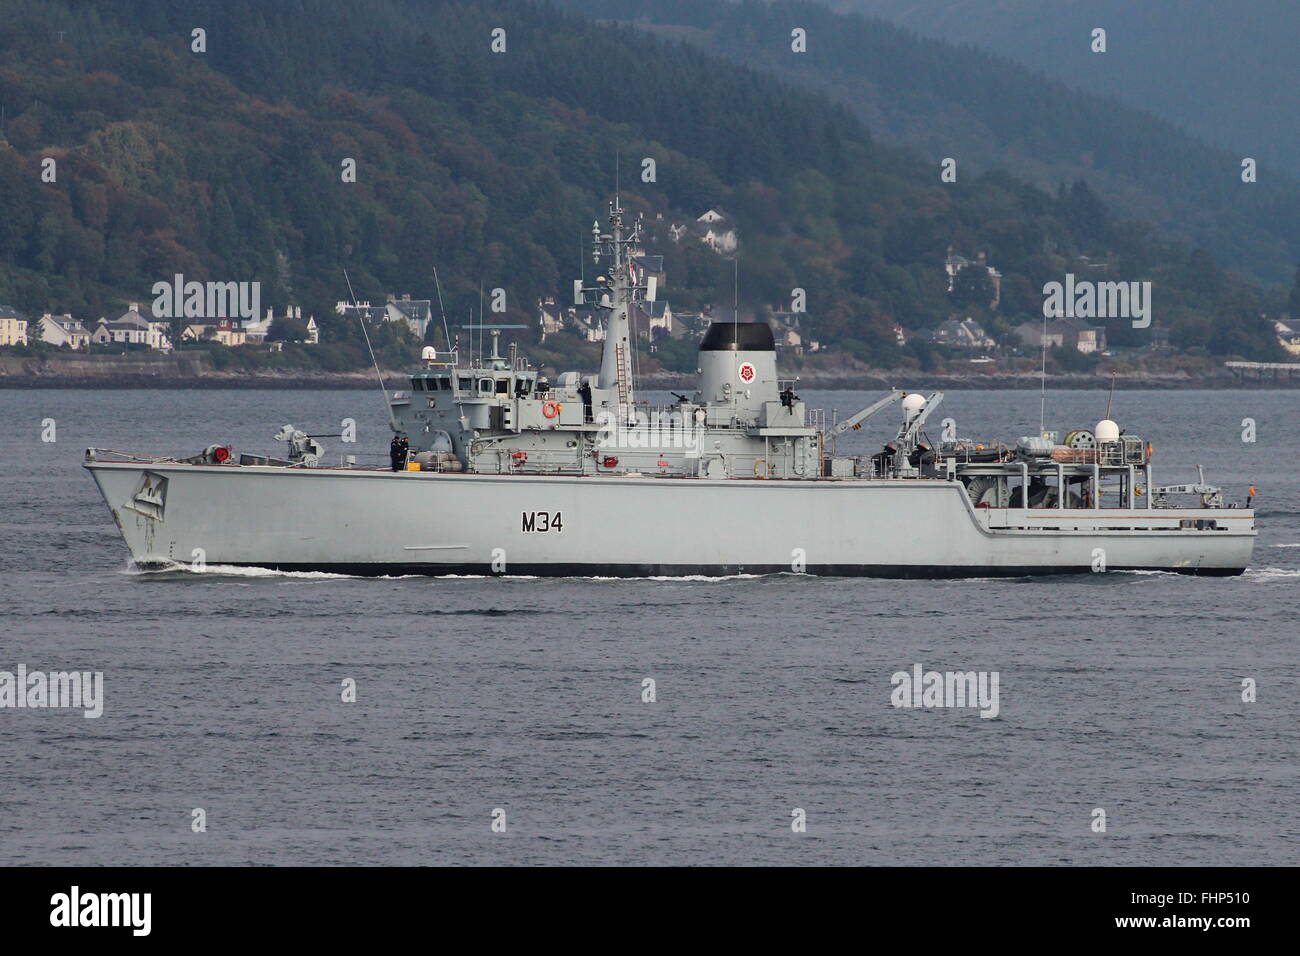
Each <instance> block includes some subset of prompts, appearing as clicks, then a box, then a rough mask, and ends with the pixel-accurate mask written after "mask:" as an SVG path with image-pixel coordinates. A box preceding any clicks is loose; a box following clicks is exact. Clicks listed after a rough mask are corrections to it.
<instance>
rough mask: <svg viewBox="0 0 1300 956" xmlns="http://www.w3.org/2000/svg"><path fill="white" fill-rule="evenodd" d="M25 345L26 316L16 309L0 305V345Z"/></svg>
mask: <svg viewBox="0 0 1300 956" xmlns="http://www.w3.org/2000/svg"><path fill="white" fill-rule="evenodd" d="M26 344H27V316H25V315H23V314H22V313H21V312H19V311H18V310H17V309H15V308H12V307H11V306H7V305H0V345H26Z"/></svg>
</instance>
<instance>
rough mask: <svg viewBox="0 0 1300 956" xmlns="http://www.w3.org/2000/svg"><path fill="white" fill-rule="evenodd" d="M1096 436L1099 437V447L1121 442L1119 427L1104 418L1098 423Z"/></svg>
mask: <svg viewBox="0 0 1300 956" xmlns="http://www.w3.org/2000/svg"><path fill="white" fill-rule="evenodd" d="M1095 434H1096V436H1097V444H1098V445H1104V444H1109V443H1111V442H1117V441H1119V426H1118V425H1116V424H1115V423H1114V422H1112V421H1111V420H1110V419H1109V418H1103V419H1102V420H1101V421H1099V422H1098V423H1097V430H1096V432H1095Z"/></svg>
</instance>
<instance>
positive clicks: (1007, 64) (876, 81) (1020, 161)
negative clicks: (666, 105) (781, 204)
mask: <svg viewBox="0 0 1300 956" xmlns="http://www.w3.org/2000/svg"><path fill="white" fill-rule="evenodd" d="M559 2H560V4H561V5H562V6H564V7H565V8H567V9H571V10H574V11H577V12H581V13H584V14H587V15H590V16H594V17H605V18H609V19H613V20H626V21H634V22H637V23H640V24H642V25H643V26H644V27H646V28H649V29H655V30H656V31H657V32H660V33H663V34H665V35H667V36H672V37H679V38H681V39H684V40H687V41H689V42H691V43H694V44H696V45H698V46H699V47H700V48H701V49H704V50H707V51H710V52H713V53H717V54H720V55H724V56H727V57H729V58H731V59H732V60H734V61H736V62H740V63H759V62H761V63H763V64H764V65H765V67H766V68H768V69H771V70H773V71H775V72H776V73H777V74H778V75H782V76H785V77H787V78H789V79H792V80H796V81H798V82H799V83H802V84H805V85H807V86H811V87H814V88H818V89H822V90H825V91H826V92H827V93H828V94H829V95H831V96H832V97H834V98H836V99H837V100H839V101H841V102H843V103H845V104H846V105H848V106H849V107H850V108H852V109H853V110H854V111H855V112H856V113H857V115H858V116H859V117H860V118H861V119H862V120H863V121H864V122H865V123H866V124H867V126H868V127H869V128H870V129H871V130H872V132H873V133H875V134H876V135H877V136H878V137H879V138H881V139H883V140H885V141H888V142H895V143H900V144H904V145H907V146H909V147H911V148H913V149H915V150H917V151H918V152H919V153H920V154H921V155H922V156H923V157H924V158H925V159H927V160H929V161H931V162H933V163H938V162H939V161H940V160H941V159H943V158H944V157H949V156H951V157H954V158H956V159H958V161H959V164H961V166H962V167H963V168H965V169H968V170H971V171H974V172H981V171H985V170H988V169H991V168H1000V169H1004V170H1006V171H1008V172H1011V173H1013V174H1014V175H1016V176H1017V177H1019V178H1021V179H1025V180H1028V181H1030V182H1032V183H1035V184H1036V185H1039V186H1041V187H1042V188H1045V189H1054V188H1055V187H1056V184H1057V183H1058V182H1061V181H1065V182H1071V181H1073V180H1074V179H1077V178H1079V177H1085V178H1087V180H1088V182H1089V184H1090V185H1091V186H1092V187H1093V189H1094V190H1095V191H1096V192H1097V193H1098V194H1099V195H1102V196H1103V197H1104V198H1105V199H1106V201H1107V202H1108V203H1110V204H1112V205H1113V206H1115V207H1116V208H1122V209H1124V210H1126V212H1127V214H1128V215H1131V216H1136V217H1140V218H1142V219H1145V220H1147V221H1150V222H1152V223H1153V224H1155V225H1156V227H1157V228H1159V229H1160V230H1161V232H1162V233H1163V234H1165V235H1168V236H1171V237H1175V238H1179V239H1181V240H1183V241H1185V242H1187V243H1189V244H1191V245H1202V246H1205V247H1206V248H1207V249H1209V250H1210V251H1211V252H1212V253H1213V254H1214V255H1215V257H1216V258H1217V259H1218V260H1219V261H1220V262H1221V263H1222V264H1223V265H1224V266H1227V267H1230V268H1233V269H1236V270H1239V271H1241V272H1243V273H1245V274H1248V275H1252V276H1255V277H1258V278H1261V279H1263V280H1265V281H1271V282H1284V281H1289V279H1290V276H1291V274H1292V271H1293V270H1294V268H1295V263H1296V262H1297V261H1300V185H1298V184H1297V180H1296V179H1295V168H1294V165H1293V164H1291V163H1289V162H1284V161H1280V160H1279V159H1278V158H1277V155H1278V153H1277V152H1276V151H1273V152H1270V153H1268V154H1267V155H1265V156H1261V155H1260V153H1259V152H1258V151H1257V150H1258V148H1259V147H1261V146H1262V145H1263V144H1262V143H1261V142H1260V140H1259V139H1257V138H1252V137H1247V136H1239V137H1237V138H1236V141H1235V142H1236V150H1237V151H1228V150H1227V149H1224V148H1222V144H1223V143H1224V140H1223V138H1222V137H1220V138H1219V139H1217V140H1215V142H1216V143H1217V144H1220V145H1219V146H1218V147H1216V148H1212V147H1211V146H1207V145H1205V143H1204V142H1202V141H1200V140H1198V139H1196V138H1194V137H1192V136H1189V135H1188V134H1187V133H1185V132H1183V131H1182V130H1180V129H1178V128H1176V127H1175V126H1174V125H1172V124H1171V123H1169V122H1166V121H1162V120H1159V119H1157V118H1155V117H1154V116H1152V115H1150V114H1148V113H1144V112H1141V111H1139V110H1137V109H1133V108H1131V107H1128V106H1124V105H1121V104H1120V103H1119V102H1116V101H1115V100H1112V99H1109V98H1105V97H1102V96H1097V95H1089V94H1086V93H1081V92H1079V91H1078V90H1077V89H1071V88H1069V87H1067V86H1066V85H1065V84H1063V83H1061V82H1059V81H1057V80H1049V79H1047V78H1045V77H1044V76H1042V75H1040V74H1037V73H1035V72H1033V71H1031V70H1030V69H1027V68H1026V67H1024V66H1021V65H1018V64H1016V63H1012V62H1011V61H1009V60H1007V59H1004V58H1003V57H1002V56H999V55H996V54H994V53H989V52H985V51H982V50H977V49H975V48H973V47H971V46H965V45H954V44H963V43H964V42H965V41H967V40H970V41H974V40H976V39H977V38H980V37H982V36H984V35H985V34H986V33H987V32H988V31H989V30H990V29H992V26H991V24H994V23H996V22H998V19H999V15H1000V14H1001V15H1004V19H1005V15H1006V14H1007V13H1008V6H1010V10H1011V11H1012V12H1020V13H1024V14H1025V16H1023V17H1019V18H1018V19H1017V23H1018V24H1019V25H1020V27H1019V29H1020V30H1021V33H1022V34H1023V36H1024V40H1025V42H1024V44H1023V46H1022V47H1020V48H1018V49H1017V52H1018V53H1019V54H1020V55H1021V58H1022V59H1025V58H1028V59H1030V60H1031V61H1032V62H1034V63H1036V64H1042V61H1043V60H1044V59H1046V58H1047V57H1048V56H1053V55H1054V56H1056V57H1057V58H1058V59H1062V60H1068V62H1069V63H1070V64H1073V66H1072V68H1071V71H1070V76H1072V77H1081V74H1082V71H1083V70H1084V68H1085V66H1086V67H1088V68H1089V69H1090V70H1091V74H1090V75H1092V76H1094V78H1096V79H1097V80H1098V82H1100V78H1102V77H1105V78H1107V83H1106V84H1105V85H1104V86H1103V87H1102V88H1104V89H1107V90H1114V89H1116V87H1117V86H1118V85H1122V84H1124V83H1128V84H1142V83H1145V84H1146V85H1147V86H1150V87H1168V88H1173V87H1179V88H1180V89H1179V92H1177V93H1176V94H1175V93H1173V92H1171V93H1170V94H1169V95H1170V96H1175V95H1176V96H1178V97H1180V99H1181V100H1182V101H1188V102H1187V103H1186V108H1185V110H1184V112H1183V113H1181V114H1179V115H1183V116H1185V115H1187V112H1188V111H1191V110H1194V109H1195V107H1196V106H1197V105H1198V104H1199V100H1197V99H1196V98H1194V97H1189V96H1188V94H1187V89H1186V84H1185V83H1178V82H1172V81H1171V79H1170V78H1171V76H1180V77H1185V76H1188V75H1191V74H1195V75H1197V76H1198V77H1199V78H1200V81H1201V82H1202V83H1205V82H1208V83H1210V84H1213V83H1214V82H1215V80H1216V78H1217V77H1218V76H1219V75H1220V74H1221V72H1222V71H1221V70H1217V69H1208V68H1207V67H1206V63H1207V62H1209V61H1208V60H1207V59H1205V58H1202V57H1193V56H1190V55H1188V54H1187V53H1186V51H1184V50H1182V48H1181V47H1179V46H1178V45H1177V44H1172V45H1171V43H1170V41H1169V40H1168V38H1165V39H1164V40H1163V41H1162V42H1161V43H1160V44H1159V45H1158V46H1156V47H1155V49H1156V50H1160V51H1163V52H1162V53H1161V56H1162V61H1161V64H1152V63H1149V62H1146V61H1144V60H1143V57H1142V51H1140V50H1134V49H1133V45H1134V44H1135V43H1138V42H1139V41H1138V40H1137V39H1136V38H1134V37H1133V36H1131V35H1128V34H1126V33H1125V31H1124V30H1123V29H1122V28H1121V25H1120V20H1121V19H1122V20H1123V21H1124V22H1128V21H1131V20H1134V19H1137V18H1138V14H1137V12H1136V8H1138V7H1142V8H1145V7H1146V6H1147V5H1146V4H1127V3H1126V6H1128V7H1129V8H1131V9H1132V11H1133V12H1130V13H1129V14H1126V15H1125V16H1124V17H1123V18H1106V17H1104V16H1101V17H1100V21H1104V22H1105V23H1107V24H1111V23H1113V24H1114V27H1115V29H1113V30H1112V37H1111V39H1112V48H1111V49H1110V50H1109V52H1107V53H1106V54H1104V55H1097V54H1092V53H1090V52H1089V48H1088V39H1089V30H1088V29H1087V28H1085V27H1084V26H1083V24H1092V23H1093V20H1092V19H1090V17H1092V16H1093V14H1092V13H1090V12H1089V11H1090V9H1091V7H1092V6H1095V4H1083V5H1075V6H1073V7H1071V6H1070V5H1068V4H1066V5H1064V6H1063V5H1061V4H1053V5H1051V6H1050V7H1044V6H1043V5H1041V4H1038V3H1037V0H1034V2H1033V3H1029V2H1028V0H1027V2H1026V3H1025V4H1023V5H1019V4H1018V0H1016V2H1013V0H1008V2H1007V3H1002V4H999V3H996V2H991V3H963V2H961V0H910V2H908V0H905V2H903V3H901V4H893V3H891V4H890V5H889V11H890V13H889V15H890V16H898V17H902V16H904V15H905V14H907V22H908V23H915V22H916V21H917V20H920V19H924V18H925V17H926V16H927V15H928V14H929V13H930V12H934V13H935V16H936V21H937V22H941V23H942V28H943V31H944V36H945V37H946V39H947V40H948V41H950V42H939V41H937V40H931V39H923V38H921V37H918V36H916V35H915V34H914V33H912V32H910V31H908V30H905V29H901V28H899V27H897V26H894V25H893V24H890V23H886V22H885V21H883V20H877V19H867V18H864V17H862V16H859V15H852V14H850V15H845V14H840V13H836V12H832V11H831V10H828V9H827V8H826V6H824V5H822V4H819V3H812V2H783V0H778V2H774V3H766V2H763V0H742V2H740V3H732V2H729V0H559ZM843 2H844V3H846V4H848V5H852V4H854V3H857V2H861V0H843ZM1207 2H1213V0H1207ZM1119 5H1120V3H1119V2H1118V0H1117V3H1116V4H1113V5H1112V4H1107V6H1108V7H1110V8H1112V9H1113V8H1116V7H1118V6H1119ZM1201 5H1202V4H1201V3H1200V0H1198V2H1197V6H1198V7H1199V6H1201ZM1162 6H1163V7H1164V8H1165V10H1166V15H1167V16H1168V17H1170V18H1172V19H1177V18H1178V16H1179V15H1180V14H1177V13H1172V12H1170V10H1171V9H1172V8H1174V7H1176V6H1177V4H1176V3H1171V4H1162ZM1221 6H1223V7H1224V9H1223V10H1222V11H1221V13H1220V16H1221V17H1223V18H1226V17H1229V16H1232V15H1233V14H1230V13H1229V12H1228V10H1229V9H1230V8H1229V7H1227V6H1226V5H1222V4H1221ZM1026 7H1033V8H1035V9H1034V10H1033V11H1030V10H1027V9H1026ZM1065 8H1068V11H1069V15H1068V16H1067V15H1066V14H1063V13H1062V12H1061V11H1062V9H1065ZM871 9H873V10H875V11H877V12H879V13H881V14H882V15H884V13H885V7H884V6H879V7H871ZM1100 21H1098V22H1100ZM927 22H931V21H927ZM1063 23H1069V24H1071V25H1072V28H1073V30H1074V38H1073V43H1072V45H1071V46H1069V47H1067V46H1066V45H1065V43H1064V39H1063V37H1062V36H1061V33H1060V31H1061V30H1062V29H1063V27H1062V24H1063ZM1048 24H1051V25H1052V27H1053V30H1054V31H1056V32H1053V33H1051V34H1050V35H1048V34H1046V33H1045V32H1044V30H1045V28H1046V25H1048ZM1035 25H1038V26H1041V27H1043V28H1044V29H1043V30H1038V31H1037V32H1036V31H1035V29H1034V27H1035ZM1149 26H1150V25H1149V24H1148V29H1147V30H1146V31H1145V32H1146V33H1147V34H1149V33H1150V32H1151V30H1150V28H1149ZM1252 26H1253V27H1254V28H1256V29H1261V30H1266V29H1267V27H1264V26H1261V25H1260V24H1259V23H1258V22H1256V21H1253V20H1252ZM795 27H799V28H802V29H803V30H805V31H806V33H807V52H806V53H803V54H796V53H794V52H793V51H792V50H791V38H790V31H791V30H792V29H793V28H795ZM1007 33H1008V34H1009V35H1019V34H1015V31H1013V30H1011V28H1010V27H1009V26H1008V28H1007ZM1012 46H1013V43H1012V42H1011V40H1010V36H1008V38H1006V40H1005V42H1002V43H1001V44H1000V47H999V48H1000V49H1006V50H1010V49H1011V47H1012ZM1237 49H1238V50H1240V49H1241V47H1240V44H1238V47H1237ZM1049 51H1051V52H1049ZM1067 52H1069V53H1070V56H1068V57H1066V53H1067ZM1166 61H1167V62H1166ZM1175 61H1178V63H1179V65H1178V66H1177V68H1175ZM1162 64H1163V65H1162ZM1043 65H1045V64H1043ZM1274 65H1275V66H1276V67H1278V68H1279V69H1280V64H1274ZM1288 68H1290V69H1291V72H1292V74H1294V68H1293V66H1290V65H1289V64H1288ZM1058 72H1059V71H1058ZM1139 74H1142V76H1141V77H1139ZM1120 77H1123V78H1125V79H1118V78H1120ZM1289 89H1290V87H1289V86H1288V85H1287V84H1282V85H1280V86H1279V87H1278V90H1277V92H1278V96H1276V97H1275V96H1274V95H1273V93H1274V91H1273V86H1272V85H1268V86H1265V87H1263V88H1261V89H1259V90H1258V91H1257V95H1256V96H1255V97H1253V98H1252V99H1249V100H1246V101H1244V102H1243V103H1242V104H1241V107H1242V109H1243V111H1247V112H1250V113H1252V114H1253V115H1256V116H1258V115H1259V114H1260V113H1261V112H1262V111H1269V110H1271V112H1272V115H1273V116H1274V121H1273V122H1274V125H1276V126H1278V127H1283V128H1289V127H1290V126H1292V125H1293V124H1291V123H1289V122H1288V121H1284V120H1283V118H1284V117H1287V118H1289V117H1290V116H1291V115H1292V113H1293V111H1292V110H1290V109H1289V108H1287V106H1286V99H1285V96H1286V95H1287V91H1288V90H1289ZM1222 100H1223V97H1222V96H1219V97H1217V98H1215V99H1213V100H1212V102H1216V103H1219V108H1220V109H1221V110H1222V109H1228V108H1231V107H1230V105H1229V104H1228V103H1223V102H1222ZM1234 128H1239V127H1234ZM1279 135H1281V134H1279ZM1245 156H1250V157H1253V158H1255V159H1256V160H1258V162H1259V164H1260V165H1259V170H1258V181H1257V182H1255V183H1252V184H1245V183H1243V182H1242V181H1241V176H1240V174H1241V160H1242V158H1243V157H1245Z"/></svg>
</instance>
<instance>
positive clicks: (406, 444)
mask: <svg viewBox="0 0 1300 956" xmlns="http://www.w3.org/2000/svg"><path fill="white" fill-rule="evenodd" d="M410 449H411V442H410V440H409V439H408V438H407V437H406V436H405V435H394V436H393V443H392V444H391V445H389V446H388V457H389V459H390V460H391V461H392V463H393V471H401V470H402V469H403V468H405V467H406V453H407V452H408V451H410Z"/></svg>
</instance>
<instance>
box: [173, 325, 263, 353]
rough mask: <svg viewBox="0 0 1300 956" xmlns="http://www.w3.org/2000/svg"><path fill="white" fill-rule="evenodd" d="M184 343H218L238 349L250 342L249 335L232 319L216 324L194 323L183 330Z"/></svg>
mask: <svg viewBox="0 0 1300 956" xmlns="http://www.w3.org/2000/svg"><path fill="white" fill-rule="evenodd" d="M181 341H183V342H216V343H217V344H218V345H224V346H226V347H227V348H238V347H239V346H241V345H244V344H246V343H247V341H248V333H247V332H246V331H245V330H244V329H243V327H241V326H240V325H237V324H236V323H235V322H233V321H231V320H230V319H218V320H217V321H215V322H192V323H190V324H188V325H186V326H185V327H184V328H183V329H181Z"/></svg>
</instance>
